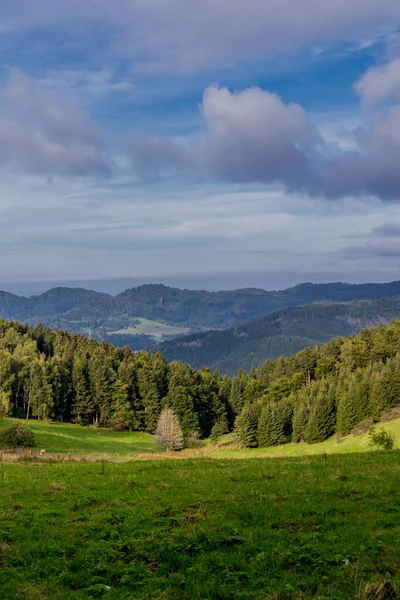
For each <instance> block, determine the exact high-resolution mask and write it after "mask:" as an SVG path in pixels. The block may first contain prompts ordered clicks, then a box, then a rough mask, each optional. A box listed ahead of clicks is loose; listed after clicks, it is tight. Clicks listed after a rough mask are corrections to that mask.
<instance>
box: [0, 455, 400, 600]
mask: <svg viewBox="0 0 400 600" xmlns="http://www.w3.org/2000/svg"><path fill="white" fill-rule="evenodd" d="M399 461H400V452H398V451H392V452H374V453H372V452H370V453H364V454H348V455H334V456H331V457H329V459H328V462H327V465H325V461H324V460H323V458H322V457H321V456H315V457H302V458H278V459H275V460H255V459H249V460H239V461H236V460H201V459H199V460H187V461H185V460H181V461H174V460H170V461H161V460H155V461H131V462H122V463H119V464H115V463H107V462H106V463H104V462H103V463H102V464H99V463H96V464H93V463H81V462H72V463H57V462H55V463H52V462H33V463H17V464H10V463H4V462H3V464H2V466H1V477H0V482H1V485H0V506H1V507H2V514H1V516H2V518H1V519H0V560H1V569H0V597H1V598H4V599H6V600H66V599H68V600H69V599H77V600H78V599H79V600H86V599H90V598H101V599H103V598H104V599H106V600H199V599H201V600H236V599H243V600H311V599H314V600H315V599H319V600H356V599H359V600H377V599H381V600H383V599H385V598H396V597H398V595H396V592H395V591H394V590H395V588H394V586H399V585H400V510H399V509H400V486H399ZM382 590H383V591H382Z"/></svg>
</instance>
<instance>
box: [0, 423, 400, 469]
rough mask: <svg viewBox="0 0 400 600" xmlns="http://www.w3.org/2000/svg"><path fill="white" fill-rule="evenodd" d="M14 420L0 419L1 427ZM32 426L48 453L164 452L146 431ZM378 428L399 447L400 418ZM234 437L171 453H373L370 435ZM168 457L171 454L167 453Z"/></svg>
mask: <svg viewBox="0 0 400 600" xmlns="http://www.w3.org/2000/svg"><path fill="white" fill-rule="evenodd" d="M12 421H13V419H5V420H4V421H3V422H0V428H1V427H4V426H5V425H6V424H7V423H10V422H12ZM28 425H29V427H31V429H32V430H33V432H34V434H35V439H36V441H37V447H38V448H40V449H41V448H43V449H45V450H46V452H47V453H54V454H72V455H83V456H84V455H88V456H93V457H96V456H103V457H106V456H107V455H110V456H111V457H112V458H113V460H118V455H120V456H121V457H124V460H125V457H126V455H128V454H142V453H148V454H156V453H157V454H158V453H161V452H162V449H161V448H160V446H158V445H157V444H156V443H155V441H154V437H153V436H152V435H149V434H147V433H139V432H136V431H134V432H129V431H112V430H110V429H100V428H95V427H82V426H81V425H74V424H71V423H45V422H43V421H35V420H30V421H28ZM376 427H377V429H379V428H382V427H383V428H384V429H385V430H386V431H389V432H390V433H392V434H393V435H394V437H395V447H396V448H397V449H400V419H394V420H393V421H388V422H387V423H379V424H377V426H376ZM230 439H231V436H230V435H227V436H224V437H223V438H222V439H221V440H220V441H219V443H218V444H215V443H211V442H210V441H209V440H207V441H206V444H205V446H204V447H203V448H199V449H196V450H184V451H183V452H180V453H179V455H176V454H174V453H172V455H171V456H172V457H174V458H192V457H195V458H198V457H199V456H200V457H203V458H219V459H224V458H264V457H265V458H276V457H285V456H286V457H290V456H313V455H317V454H324V453H327V454H347V453H356V452H357V453H358V452H371V448H370V446H369V443H368V442H369V440H368V434H364V435H360V436H356V437H355V436H353V435H348V436H346V437H343V438H342V440H341V441H340V443H338V442H337V440H336V437H335V436H333V437H332V438H330V439H329V440H326V441H325V442H321V443H320V444H284V445H282V446H273V447H271V448H254V449H247V450H242V449H239V448H238V447H237V445H235V444H232V443H230ZM165 457H166V458H167V457H168V458H169V457H170V455H165Z"/></svg>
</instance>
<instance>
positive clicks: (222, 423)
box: [210, 415, 229, 440]
mask: <svg viewBox="0 0 400 600" xmlns="http://www.w3.org/2000/svg"><path fill="white" fill-rule="evenodd" d="M228 431H229V426H228V419H227V418H226V416H225V415H222V417H220V418H219V420H218V421H217V422H216V423H215V424H214V426H213V428H212V430H211V434H210V439H211V440H217V439H218V438H219V437H221V436H222V435H225V433H228Z"/></svg>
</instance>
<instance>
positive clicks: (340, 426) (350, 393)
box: [336, 373, 358, 435]
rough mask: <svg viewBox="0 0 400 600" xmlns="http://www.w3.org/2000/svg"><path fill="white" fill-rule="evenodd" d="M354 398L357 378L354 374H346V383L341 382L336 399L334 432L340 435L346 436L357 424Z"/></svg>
mask: <svg viewBox="0 0 400 600" xmlns="http://www.w3.org/2000/svg"><path fill="white" fill-rule="evenodd" d="M356 397H357V378H356V376H355V374H354V373H350V374H346V383H344V381H342V382H341V385H340V391H339V395H338V398H337V402H338V407H337V418H336V431H337V432H338V433H341V434H342V435H348V434H349V433H350V432H351V430H352V429H353V427H354V426H355V425H356V424H357V418H358V411H357V404H356Z"/></svg>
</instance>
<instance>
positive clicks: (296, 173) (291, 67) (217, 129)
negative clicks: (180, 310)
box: [0, 0, 400, 295]
mask: <svg viewBox="0 0 400 600" xmlns="http://www.w3.org/2000/svg"><path fill="white" fill-rule="evenodd" d="M0 14H1V21H0V253H1V260H0V289H3V290H9V291H14V292H16V293H23V294H26V295H28V294H31V293H39V292H40V291H44V290H45V289H47V288H49V287H54V286H55V285H73V286H82V287H90V288H92V289H99V290H101V291H108V292H110V293H117V292H119V291H122V290H123V289H125V288H127V287H130V286H132V285H138V284H140V283H149V282H163V283H166V284H169V285H177V286H179V287H189V288H205V289H226V288H239V287H262V288H265V289H282V288H285V287H289V286H291V285H295V284H297V283H300V282H303V281H315V282H325V281H326V282H328V281H339V280H340V281H348V282H363V281H390V280H396V279H400V266H399V258H400V202H399V201H400V2H399V1H398V0H246V1H244V0H196V2H194V1H193V0H168V1H167V0H113V2H110V1H109V0H79V1H78V0H69V1H68V2H65V1H62V0H35V2H34V3H33V2H32V1H31V0H0Z"/></svg>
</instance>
